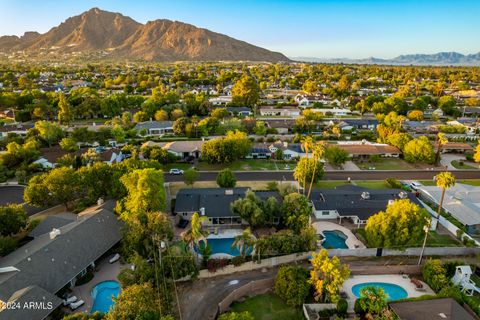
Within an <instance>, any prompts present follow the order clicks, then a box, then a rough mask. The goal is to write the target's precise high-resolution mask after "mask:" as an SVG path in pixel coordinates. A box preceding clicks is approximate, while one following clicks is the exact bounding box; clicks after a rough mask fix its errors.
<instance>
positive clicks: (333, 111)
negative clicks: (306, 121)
mask: <svg viewBox="0 0 480 320" xmlns="http://www.w3.org/2000/svg"><path fill="white" fill-rule="evenodd" d="M309 110H311V111H313V112H316V113H321V114H322V115H324V116H326V117H344V116H348V115H351V114H352V111H350V109H348V108H318V109H309Z"/></svg>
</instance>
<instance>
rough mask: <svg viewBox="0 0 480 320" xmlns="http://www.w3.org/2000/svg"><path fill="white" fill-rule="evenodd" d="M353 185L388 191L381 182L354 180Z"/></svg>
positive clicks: (386, 186) (383, 182) (387, 187)
mask: <svg viewBox="0 0 480 320" xmlns="http://www.w3.org/2000/svg"><path fill="white" fill-rule="evenodd" d="M354 184H356V185H357V186H359V187H364V188H369V189H389V188H390V187H389V186H388V185H386V184H385V181H383V180H355V181H354Z"/></svg>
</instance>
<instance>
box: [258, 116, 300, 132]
mask: <svg viewBox="0 0 480 320" xmlns="http://www.w3.org/2000/svg"><path fill="white" fill-rule="evenodd" d="M263 121H264V122H265V124H266V125H267V127H268V128H271V129H275V130H277V132H278V133H279V134H287V133H289V132H290V131H291V130H292V128H293V126H294V125H295V120H293V119H279V120H271V119H265V120H263Z"/></svg>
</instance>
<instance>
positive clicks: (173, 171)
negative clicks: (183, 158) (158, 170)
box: [170, 168, 183, 175]
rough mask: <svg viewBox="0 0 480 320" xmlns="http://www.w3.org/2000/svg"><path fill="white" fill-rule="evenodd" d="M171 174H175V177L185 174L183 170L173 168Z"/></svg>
mask: <svg viewBox="0 0 480 320" xmlns="http://www.w3.org/2000/svg"><path fill="white" fill-rule="evenodd" d="M170 174H173V175H179V174H183V170H180V169H176V168H173V169H170Z"/></svg>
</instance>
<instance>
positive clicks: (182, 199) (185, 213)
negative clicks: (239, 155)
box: [173, 188, 282, 226]
mask: <svg viewBox="0 0 480 320" xmlns="http://www.w3.org/2000/svg"><path fill="white" fill-rule="evenodd" d="M248 190H249V189H248V188H201V189H194V188H187V189H180V190H179V191H178V193H177V196H176V200H175V208H174V210H173V214H174V215H179V216H180V217H182V218H183V219H185V220H190V219H191V217H192V215H193V214H194V213H195V212H198V213H199V214H200V215H202V216H205V217H207V218H208V220H209V222H208V223H207V225H208V226H240V225H242V224H245V222H244V221H242V218H240V216H238V215H235V214H234V213H233V212H232V211H231V209H230V204H231V203H233V202H234V201H235V200H237V199H242V198H244V197H245V194H246V193H247V191H248ZM255 195H256V196H257V197H259V198H260V199H263V200H266V199H268V198H270V197H274V198H276V199H277V201H279V202H281V199H282V197H281V196H280V194H279V193H278V192H276V191H256V192H255ZM279 221H280V216H279V215H277V216H276V217H274V218H273V221H272V223H273V224H278V223H279Z"/></svg>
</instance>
